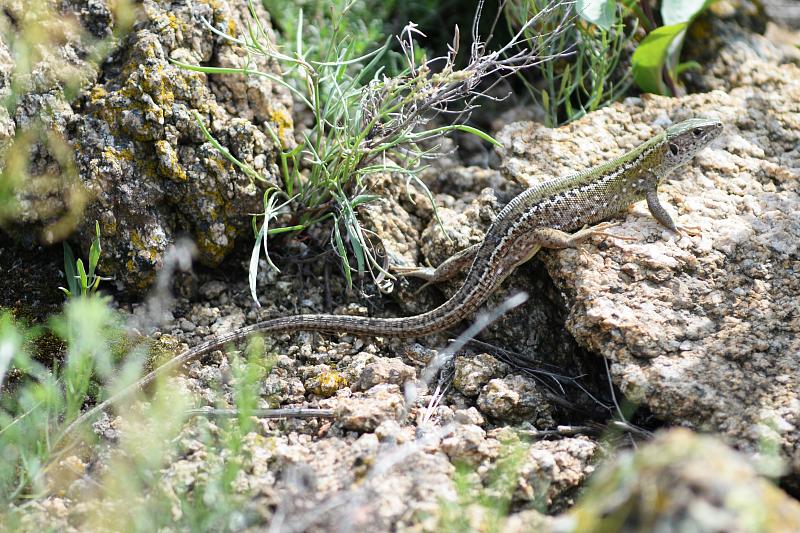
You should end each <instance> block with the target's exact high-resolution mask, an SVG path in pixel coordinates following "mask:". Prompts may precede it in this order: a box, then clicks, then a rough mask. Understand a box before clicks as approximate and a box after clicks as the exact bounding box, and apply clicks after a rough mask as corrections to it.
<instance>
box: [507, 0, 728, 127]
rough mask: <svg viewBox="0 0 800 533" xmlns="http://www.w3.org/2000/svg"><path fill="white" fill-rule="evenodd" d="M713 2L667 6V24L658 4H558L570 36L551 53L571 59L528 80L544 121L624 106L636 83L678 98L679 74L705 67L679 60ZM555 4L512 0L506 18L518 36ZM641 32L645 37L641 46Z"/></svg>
mask: <svg viewBox="0 0 800 533" xmlns="http://www.w3.org/2000/svg"><path fill="white" fill-rule="evenodd" d="M713 1H714V0H663V1H662V2H661V9H660V12H659V14H660V20H661V21H662V22H663V25H661V26H659V23H658V19H657V17H656V15H655V14H654V12H653V8H652V6H651V4H652V2H651V0H638V1H637V0H577V1H576V2H559V3H558V4H557V7H558V9H559V10H560V12H561V16H562V19H564V20H568V23H567V24H566V25H567V30H566V31H564V32H562V33H561V34H560V37H559V38H558V39H555V40H552V41H550V45H549V48H548V50H547V51H548V52H549V53H550V54H558V55H562V56H563V55H569V56H570V57H569V58H568V59H564V60H561V61H547V62H544V63H542V65H540V66H538V67H537V68H536V69H535V71H536V72H537V73H538V80H531V79H529V78H523V82H524V83H526V85H527V86H528V89H529V93H530V94H531V96H532V97H533V99H534V100H535V101H537V102H538V103H539V104H540V105H541V106H542V108H543V110H544V112H545V123H546V124H547V125H548V126H558V125H560V124H565V123H568V122H571V121H573V120H576V119H578V118H580V117H582V116H583V115H585V114H586V113H588V112H590V111H594V110H596V109H598V108H600V107H602V106H603V105H606V104H608V103H610V102H614V101H617V100H619V99H621V98H622V97H623V96H624V95H625V94H626V92H627V91H628V89H629V88H630V86H631V83H632V82H635V83H636V85H637V86H638V87H639V89H641V90H642V91H644V92H650V93H655V94H662V95H677V94H678V93H679V89H678V84H677V79H678V76H679V75H680V74H681V73H682V72H684V71H685V70H687V69H690V68H697V67H698V66H699V65H697V64H696V63H694V62H686V63H681V62H680V53H681V49H682V46H683V40H684V38H685V36H686V31H687V29H688V27H689V25H690V24H691V23H692V21H694V20H695V18H697V16H698V15H699V14H700V13H702V12H703V11H704V10H705V9H707V8H708V6H709V5H711V4H712V3H713ZM550 5H551V4H550V2H548V1H547V0H509V1H508V2H507V3H506V4H505V6H504V14H505V17H506V20H507V22H508V24H509V27H510V29H511V31H516V30H517V28H519V27H520V25H521V24H522V21H524V20H526V18H528V17H530V16H532V15H534V14H536V13H538V12H539V11H541V10H542V9H546V8H547V7H548V6H550ZM552 21H553V19H545V22H549V23H552ZM551 29H552V28H550V27H548V26H546V25H543V26H539V27H533V28H530V29H529V32H530V33H531V35H533V36H536V35H538V36H543V35H547V34H548V33H549V32H550V31H551ZM642 32H644V34H645V36H644V38H643V39H641V42H637V39H640V38H639V37H638V35H639V34H640V33H642ZM540 38H541V37H540ZM631 50H633V53H632V55H631Z"/></svg>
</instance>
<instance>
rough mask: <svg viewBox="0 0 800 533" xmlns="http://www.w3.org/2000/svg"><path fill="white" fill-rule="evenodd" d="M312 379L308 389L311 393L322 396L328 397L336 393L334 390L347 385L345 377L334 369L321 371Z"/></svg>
mask: <svg viewBox="0 0 800 533" xmlns="http://www.w3.org/2000/svg"><path fill="white" fill-rule="evenodd" d="M312 381H313V383H312V384H311V387H310V388H309V390H310V391H311V393H313V394H316V395H317V396H322V397H323V398H330V397H331V396H333V395H334V394H336V391H338V390H339V389H341V388H343V387H346V386H347V385H348V383H347V378H345V377H344V376H343V375H342V374H341V373H340V372H337V371H335V370H330V371H327V372H323V373H321V374H320V375H318V376H316V377H315V378H314V379H313V380H312Z"/></svg>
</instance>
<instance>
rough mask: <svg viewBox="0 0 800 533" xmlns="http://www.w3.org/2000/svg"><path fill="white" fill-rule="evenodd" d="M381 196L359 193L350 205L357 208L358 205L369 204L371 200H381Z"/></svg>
mask: <svg viewBox="0 0 800 533" xmlns="http://www.w3.org/2000/svg"><path fill="white" fill-rule="evenodd" d="M380 199H381V196H380V195H379V194H359V195H358V196H356V197H355V198H353V199H352V200H350V207H352V208H353V209H355V208H356V207H358V206H360V205H362V204H367V203H369V202H374V201H375V200H380Z"/></svg>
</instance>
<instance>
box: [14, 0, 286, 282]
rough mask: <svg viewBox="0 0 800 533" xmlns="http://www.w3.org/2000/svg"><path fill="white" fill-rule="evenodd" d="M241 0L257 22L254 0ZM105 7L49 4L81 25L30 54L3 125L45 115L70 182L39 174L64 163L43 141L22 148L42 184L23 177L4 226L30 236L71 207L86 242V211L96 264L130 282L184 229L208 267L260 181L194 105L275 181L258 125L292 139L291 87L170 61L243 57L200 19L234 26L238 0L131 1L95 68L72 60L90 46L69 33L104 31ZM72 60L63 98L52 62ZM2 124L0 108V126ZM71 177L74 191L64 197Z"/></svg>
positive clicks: (263, 64)
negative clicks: (58, 139)
mask: <svg viewBox="0 0 800 533" xmlns="http://www.w3.org/2000/svg"><path fill="white" fill-rule="evenodd" d="M54 4H55V3H54ZM253 5H254V6H255V9H256V12H257V14H258V15H259V16H260V17H261V19H262V20H263V21H265V23H266V21H267V20H268V16H267V15H266V13H265V12H264V11H263V8H262V7H261V4H260V3H259V2H254V3H253ZM109 6H110V0H97V1H93V2H88V3H87V2H72V3H66V2H62V3H61V5H60V7H59V8H58V9H60V10H61V12H63V13H64V17H65V18H66V17H69V16H76V17H77V18H78V20H79V21H80V22H81V24H82V27H83V29H84V31H83V32H81V31H78V30H77V29H75V30H74V31H73V32H72V33H70V34H69V35H68V37H67V42H66V43H64V44H63V45H62V47H61V48H58V49H54V50H53V51H52V53H49V54H48V55H45V57H44V59H43V60H42V61H40V62H39V63H38V64H37V66H36V68H37V69H38V70H35V72H34V75H33V76H31V79H32V80H35V82H36V83H31V84H30V87H29V88H28V90H29V92H27V93H26V94H24V95H23V96H22V97H21V98H20V101H19V105H18V107H17V111H16V115H15V117H13V118H14V121H15V123H16V128H20V127H26V126H27V125H28V124H29V123H31V122H32V120H34V117H42V116H43V117H45V123H46V126H47V127H49V128H51V129H52V130H53V131H55V132H57V133H58V134H60V135H61V136H62V137H63V138H64V140H65V141H67V142H69V143H70V144H71V145H72V147H73V148H74V151H75V157H74V158H75V163H76V164H77V174H78V179H79V181H80V185H81V187H80V188H78V186H77V184H74V183H71V182H70V181H69V180H66V179H65V180H62V181H58V180H56V181H55V182H54V181H53V179H52V178H50V177H48V174H49V175H55V176H59V175H61V174H64V175H66V174H68V173H65V172H61V171H60V170H61V167H63V162H62V163H58V161H57V160H56V159H55V158H54V157H53V156H52V155H50V153H49V152H50V151H52V150H53V148H52V147H50V148H49V151H48V149H44V148H45V147H43V149H40V150H39V151H38V152H34V156H33V161H32V162H31V165H30V166H31V169H32V170H31V173H32V174H33V175H34V177H35V178H34V179H39V178H36V177H38V176H41V178H40V181H41V180H45V179H49V180H50V182H48V183H55V185H49V188H47V189H45V188H43V187H45V185H47V184H46V183H44V182H43V184H42V185H41V186H34V185H28V186H26V187H23V188H22V189H21V190H20V194H19V200H20V207H21V211H20V213H19V216H18V217H17V220H16V224H15V225H14V226H7V230H8V231H9V233H10V234H12V235H13V236H15V238H18V239H19V240H31V239H32V238H33V237H36V236H37V235H38V232H36V231H31V228H32V227H39V228H41V227H44V226H46V225H47V224H49V223H51V222H52V220H53V219H54V218H55V217H58V216H62V215H63V214H64V213H65V212H69V210H70V209H73V210H75V211H76V212H77V213H78V215H79V218H78V226H77V234H76V235H75V239H76V240H77V241H79V242H80V243H88V242H91V239H92V238H93V236H94V227H95V220H97V221H99V222H100V228H101V234H102V237H103V258H102V263H101V267H102V269H103V272H104V273H105V274H111V275H113V276H114V277H115V278H116V279H117V280H118V281H120V282H121V283H123V284H124V285H125V286H126V288H128V289H131V290H142V289H144V288H146V287H147V286H148V285H149V283H150V282H151V281H152V279H153V276H154V275H155V272H156V270H157V269H158V268H160V266H161V264H162V262H163V259H164V252H165V251H166V249H167V247H168V246H170V245H171V244H172V243H173V242H174V241H175V240H176V238H177V236H178V235H181V234H188V235H189V236H191V237H192V239H193V240H194V241H195V243H196V244H197V250H198V252H199V253H198V257H199V259H200V261H201V262H203V263H204V264H206V265H210V266H215V265H217V264H219V263H220V261H221V260H222V259H223V258H224V256H225V254H226V253H227V252H229V251H230V250H231V249H232V247H233V245H234V241H235V239H236V237H237V235H239V234H241V233H243V232H244V231H246V230H247V229H249V227H250V223H249V217H248V216H247V214H248V213H253V212H257V211H258V210H259V209H260V207H261V195H260V193H259V189H260V188H263V187H264V186H265V185H267V184H265V183H256V184H254V183H253V182H252V181H251V179H250V178H248V177H246V176H245V175H244V174H243V173H242V172H241V171H239V170H238V169H236V168H234V166H233V165H232V164H231V163H230V162H229V161H228V160H227V159H226V158H225V157H224V156H222V155H221V154H220V153H219V152H217V150H216V149H215V148H213V146H212V145H211V144H210V143H209V142H208V141H207V140H206V138H205V137H204V136H203V134H202V132H201V130H200V127H199V126H198V124H197V123H196V120H195V113H198V114H199V117H200V120H201V121H202V122H203V124H204V125H205V126H206V127H207V128H208V130H209V131H210V133H211V135H213V136H214V137H215V138H216V139H217V140H218V141H219V142H220V143H221V144H222V145H223V146H225V147H226V148H227V149H228V150H229V151H230V153H231V154H233V155H234V156H235V157H237V158H238V159H239V160H241V161H243V162H245V163H246V164H248V165H249V166H250V167H252V168H253V169H255V170H256V171H257V172H259V173H260V174H261V175H263V176H264V177H265V178H266V180H267V181H268V183H274V179H275V178H274V175H275V172H276V168H277V167H276V165H275V153H276V150H277V149H278V147H276V146H274V145H273V141H272V140H271V138H270V137H269V136H268V135H267V133H266V129H267V128H268V127H269V128H272V129H273V130H274V131H276V132H277V133H278V135H279V138H280V139H281V141H282V143H284V144H286V145H291V143H292V142H293V141H292V138H293V135H292V120H291V115H290V112H291V98H290V97H289V94H288V91H287V90H286V89H285V88H282V87H281V86H280V85H277V84H273V83H272V82H271V81H269V80H267V79H266V78H263V77H258V78H255V77H253V78H244V77H241V76H236V75H227V76H226V75H219V76H213V75H212V76H207V75H205V74H202V73H197V72H191V71H188V70H185V69H182V68H181V67H179V66H177V65H176V64H175V63H174V61H180V62H183V63H188V64H196V65H200V64H202V65H210V66H219V67H238V66H242V65H243V63H244V61H246V56H245V54H244V52H243V51H242V50H241V49H240V48H239V47H237V46H235V45H232V44H231V43H230V42H228V41H226V40H225V39H223V38H222V37H220V36H218V35H215V34H214V33H213V32H211V31H210V30H209V29H208V28H206V27H205V26H204V23H203V19H205V20H207V21H209V22H210V23H211V24H213V25H214V26H215V28H217V29H218V30H219V31H221V32H223V33H225V34H228V35H232V36H235V35H237V34H239V33H240V32H242V31H246V28H247V22H248V20H249V15H248V7H247V4H246V3H244V4H243V3H237V2H233V1H230V0H219V1H213V2H211V1H207V0H202V1H197V2H191V3H186V2H178V1H170V0H144V1H143V2H142V4H141V6H140V18H139V21H138V22H137V23H136V24H135V26H134V27H133V29H132V30H131V32H130V33H129V34H128V35H127V36H126V37H125V38H124V39H123V40H122V41H121V42H120V43H118V46H117V47H116V49H115V51H114V52H113V54H112V56H111V57H110V58H109V60H108V61H106V62H105V63H104V64H103V65H102V67H100V68H98V67H96V66H95V65H92V63H91V62H90V61H89V60H88V59H82V58H86V57H88V56H89V55H90V54H89V53H88V52H86V49H85V48H86V47H85V46H84V45H83V44H82V43H83V42H84V41H88V40H89V39H90V36H86V31H85V30H86V29H87V28H88V29H89V30H90V32H91V34H92V35H95V36H97V37H106V36H107V35H108V34H110V33H111V32H112V30H114V29H115V21H114V19H113V17H112V16H111V13H112V11H111V9H110V7H109ZM103 13H105V15H103ZM52 23H53V24H55V23H56V22H55V21H53V22H52ZM265 27H266V28H267V30H268V31H269V26H268V25H267V26H265ZM0 50H3V51H4V52H6V53H5V54H3V53H0V63H2V62H4V61H3V59H4V55H8V54H7V51H6V50H4V48H3V47H2V46H0ZM70 51H72V52H71V53H68V52H70ZM73 58H74V61H73V62H74V65H73V64H71V67H72V69H73V70H76V71H78V72H79V73H80V75H79V76H78V77H77V81H76V80H75V79H73V80H72V83H75V84H76V85H77V86H78V87H81V88H83V89H84V90H83V92H82V93H81V96H79V97H78V98H77V99H76V100H75V101H74V102H72V103H71V104H70V102H69V101H68V100H67V99H66V97H65V96H64V94H65V88H64V87H63V85H64V84H65V83H66V82H65V81H64V80H63V79H62V77H59V76H58V72H57V69H56V68H55V65H60V64H61V63H64V62H65V61H66V62H69V61H72V59H73ZM6 59H8V58H6ZM253 61H254V63H253V64H251V68H253V67H254V68H258V69H260V70H262V71H265V72H270V73H273V74H278V70H277V66H276V65H272V64H270V63H269V62H267V61H266V60H265V59H260V58H258V57H255V58H253ZM39 70H41V72H38V71H39ZM54 72H55V73H54ZM48 117H49V118H48ZM37 119H38V118H37ZM13 130H14V128H12V127H10V126H9V127H6V126H5V125H3V124H2V117H0V132H3V131H9V132H10V134H13ZM0 141H2V139H0ZM79 189H81V190H83V191H84V192H83V193H80V194H81V195H80V196H76V195H78V194H79V193H78V192H76V191H78V190H79ZM44 192H47V194H45V193H44ZM78 199H80V202H79V201H78ZM81 202H83V203H86V206H85V209H84V210H81V207H82V205H81ZM23 225H24V231H22V230H20V228H21V227H23ZM65 236H66V235H50V236H49V237H48V236H45V237H46V238H50V239H58V238H63V237H65Z"/></svg>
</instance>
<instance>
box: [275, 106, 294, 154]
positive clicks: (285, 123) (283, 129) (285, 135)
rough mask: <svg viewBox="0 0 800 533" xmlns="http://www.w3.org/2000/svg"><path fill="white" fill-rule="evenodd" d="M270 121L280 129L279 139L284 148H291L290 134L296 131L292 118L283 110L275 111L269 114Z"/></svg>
mask: <svg viewBox="0 0 800 533" xmlns="http://www.w3.org/2000/svg"><path fill="white" fill-rule="evenodd" d="M269 118H270V121H271V122H272V123H273V124H275V126H277V128H278V139H280V141H281V145H282V148H285V147H287V146H289V145H290V144H291V143H290V142H289V140H290V138H289V133H290V132H292V131H293V130H294V121H293V120H292V116H291V115H290V114H289V113H288V112H287V111H286V110H285V109H283V108H280V109H273V110H271V111H270V113H269Z"/></svg>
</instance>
